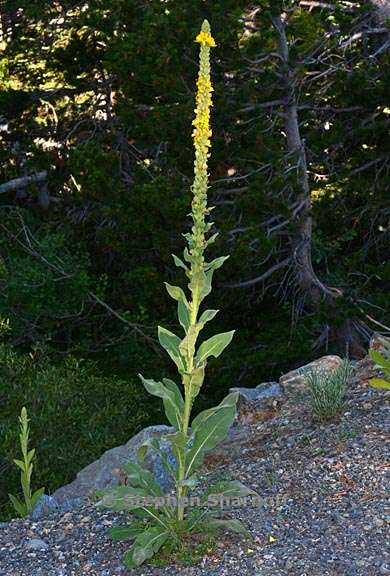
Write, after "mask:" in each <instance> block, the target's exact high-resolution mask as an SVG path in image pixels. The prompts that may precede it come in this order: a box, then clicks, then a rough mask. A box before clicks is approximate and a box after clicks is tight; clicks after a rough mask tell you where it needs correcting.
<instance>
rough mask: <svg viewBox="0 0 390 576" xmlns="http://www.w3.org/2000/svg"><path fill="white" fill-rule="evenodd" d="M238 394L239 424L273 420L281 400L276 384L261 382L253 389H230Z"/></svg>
mask: <svg viewBox="0 0 390 576" xmlns="http://www.w3.org/2000/svg"><path fill="white" fill-rule="evenodd" d="M229 392H238V393H239V396H238V403H237V420H238V422H239V423H241V424H254V423H256V422H264V421H265V420H268V419H269V418H273V417H274V416H275V414H276V411H277V409H278V408H279V406H280V404H281V400H282V398H283V394H282V389H281V387H280V385H279V384H278V383H277V382H263V383H262V384H258V385H257V386H256V387H255V388H230V390H229Z"/></svg>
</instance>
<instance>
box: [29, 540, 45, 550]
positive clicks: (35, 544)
mask: <svg viewBox="0 0 390 576" xmlns="http://www.w3.org/2000/svg"><path fill="white" fill-rule="evenodd" d="M26 548H27V549H28V550H48V548H49V545H48V544H46V542H44V541H43V540H41V539H40V538H32V539H31V540H28V541H27V543H26Z"/></svg>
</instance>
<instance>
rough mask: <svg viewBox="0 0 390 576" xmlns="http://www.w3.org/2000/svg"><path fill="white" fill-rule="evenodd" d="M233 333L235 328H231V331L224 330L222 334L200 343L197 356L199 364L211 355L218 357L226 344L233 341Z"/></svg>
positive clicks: (196, 359)
mask: <svg viewBox="0 0 390 576" xmlns="http://www.w3.org/2000/svg"><path fill="white" fill-rule="evenodd" d="M233 334H234V330H231V331H230V332H222V333H221V334H216V335H215V336H212V337H211V338H209V339H208V340H206V341H205V342H203V343H202V344H201V345H200V347H199V350H198V353H197V355H196V358H195V362H196V364H197V366H199V365H200V364H202V363H203V362H205V361H206V360H207V358H208V357H209V356H214V357H215V358H218V356H219V355H220V354H221V353H222V352H223V351H224V349H225V348H226V346H228V345H229V344H230V342H231V341H232V338H233Z"/></svg>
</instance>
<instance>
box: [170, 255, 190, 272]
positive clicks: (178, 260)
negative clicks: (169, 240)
mask: <svg viewBox="0 0 390 576" xmlns="http://www.w3.org/2000/svg"><path fill="white" fill-rule="evenodd" d="M172 258H173V261H174V263H175V264H176V266H177V267H178V268H183V270H185V271H186V272H187V271H188V267H187V266H186V265H185V264H184V262H183V260H181V259H180V258H178V257H177V256H175V254H172Z"/></svg>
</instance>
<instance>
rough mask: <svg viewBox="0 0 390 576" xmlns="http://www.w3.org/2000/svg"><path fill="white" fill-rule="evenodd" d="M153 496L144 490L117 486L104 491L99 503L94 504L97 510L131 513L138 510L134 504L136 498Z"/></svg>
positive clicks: (137, 506)
mask: <svg viewBox="0 0 390 576" xmlns="http://www.w3.org/2000/svg"><path fill="white" fill-rule="evenodd" d="M149 496H154V494H151V493H150V491H149V490H145V489H144V488H136V487H134V486H117V487H115V488H110V489H108V490H105V491H104V494H103V495H102V497H101V499H100V500H99V502H98V503H97V504H96V506H97V507H99V508H111V509H112V510H115V511H116V512H119V511H122V510H125V511H128V512H133V511H134V510H136V509H138V508H140V505H139V504H137V503H136V499H137V497H140V498H144V497H145V498H147V497H149Z"/></svg>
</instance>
